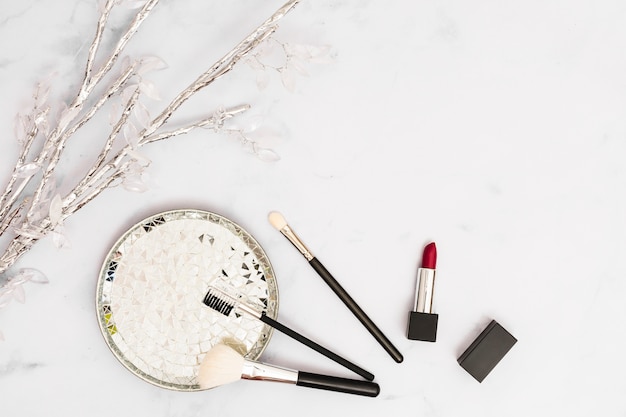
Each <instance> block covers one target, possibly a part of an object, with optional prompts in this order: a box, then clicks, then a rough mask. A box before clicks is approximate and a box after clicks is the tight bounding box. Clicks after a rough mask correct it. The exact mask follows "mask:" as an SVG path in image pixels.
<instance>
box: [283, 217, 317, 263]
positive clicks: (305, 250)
mask: <svg viewBox="0 0 626 417" xmlns="http://www.w3.org/2000/svg"><path fill="white" fill-rule="evenodd" d="M280 233H282V234H283V235H284V236H285V237H286V238H287V239H289V241H290V242H291V243H292V244H293V245H294V246H295V247H296V249H298V250H299V251H300V253H301V254H302V255H304V257H305V258H306V260H307V261H310V260H311V259H313V258H314V256H313V254H312V253H311V251H310V250H309V249H308V248H307V247H306V246H304V243H302V241H301V240H300V239H299V238H298V236H297V235H296V234H295V233H294V231H293V230H291V228H290V227H289V225H286V226H285V227H283V228H282V229H280Z"/></svg>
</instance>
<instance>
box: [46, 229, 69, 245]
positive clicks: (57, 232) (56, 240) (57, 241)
mask: <svg viewBox="0 0 626 417" xmlns="http://www.w3.org/2000/svg"><path fill="white" fill-rule="evenodd" d="M51 233H52V243H53V244H54V246H55V247H57V248H58V249H65V248H68V249H69V248H70V247H71V246H72V245H71V243H70V240H69V239H68V237H67V235H66V233H65V228H64V227H63V226H57V228H56V229H54V230H53V231H52V232H51Z"/></svg>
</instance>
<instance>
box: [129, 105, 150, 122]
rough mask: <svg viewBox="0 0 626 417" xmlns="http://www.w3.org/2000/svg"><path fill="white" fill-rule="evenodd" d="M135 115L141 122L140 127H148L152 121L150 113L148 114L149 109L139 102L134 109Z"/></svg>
mask: <svg viewBox="0 0 626 417" xmlns="http://www.w3.org/2000/svg"><path fill="white" fill-rule="evenodd" d="M133 114H134V115H135V118H136V119H137V122H139V126H141V127H148V125H149V124H150V122H151V121H152V119H150V113H149V112H148V108H147V107H146V106H144V105H143V104H142V103H141V102H139V101H138V102H137V103H136V104H135V108H134V109H133Z"/></svg>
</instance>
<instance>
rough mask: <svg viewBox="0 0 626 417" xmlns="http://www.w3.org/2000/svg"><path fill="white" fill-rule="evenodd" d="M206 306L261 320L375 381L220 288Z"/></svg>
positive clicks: (210, 293)
mask: <svg viewBox="0 0 626 417" xmlns="http://www.w3.org/2000/svg"><path fill="white" fill-rule="evenodd" d="M203 302H204V304H205V305H206V306H207V307H210V308H212V309H213V310H215V311H217V312H218V313H221V314H223V315H225V316H229V315H230V314H231V313H232V312H233V311H237V312H241V313H243V314H246V315H248V316H251V317H254V318H257V319H259V320H261V321H262V322H263V323H265V324H267V325H268V326H271V327H273V328H274V329H276V330H278V331H280V332H281V333H284V334H286V335H287V336H289V337H291V338H293V339H295V340H297V341H298V342H300V343H302V344H304V345H306V346H308V347H310V348H311V349H313V350H315V351H317V352H319V353H321V354H322V355H324V356H326V357H327V358H329V359H332V360H333V361H335V362H337V363H338V364H340V365H343V366H345V367H346V368H348V369H350V370H351V371H353V372H355V373H357V374H359V375H361V376H362V377H363V378H365V379H367V380H368V381H372V380H373V379H374V375H372V374H371V373H369V372H368V371H366V370H365V369H363V368H361V367H359V366H357V365H355V364H353V363H352V362H350V361H348V360H347V359H344V358H342V357H341V356H339V355H337V354H336V353H334V352H331V351H330V350H328V349H326V348H325V347H323V346H321V345H319V344H317V343H316V342H314V341H312V340H311V339H309V338H307V337H305V336H303V335H301V334H300V333H298V332H296V331H295V330H292V329H290V328H289V327H287V326H285V325H283V324H281V323H279V322H278V321H276V320H274V319H272V318H271V317H268V316H267V315H266V314H265V312H258V311H256V310H255V309H254V308H252V307H250V306H249V305H247V304H245V303H242V302H241V301H239V300H238V299H237V298H235V297H233V296H232V295H230V294H228V293H226V292H225V291H222V290H221V289H218V288H209V291H208V292H207V293H206V295H205V297H204V300H203Z"/></svg>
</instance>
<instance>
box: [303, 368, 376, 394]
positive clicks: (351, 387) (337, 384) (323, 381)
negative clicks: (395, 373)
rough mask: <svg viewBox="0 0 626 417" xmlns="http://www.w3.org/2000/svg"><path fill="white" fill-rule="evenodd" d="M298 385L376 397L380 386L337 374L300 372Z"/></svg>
mask: <svg viewBox="0 0 626 417" xmlns="http://www.w3.org/2000/svg"><path fill="white" fill-rule="evenodd" d="M296 385H299V386H301V387H308V388H318V389H325V390H328V391H337V392H345V393H348V394H356V395H365V396H367V397H376V396H377V395H378V394H379V393H380V387H379V386H378V384H377V383H375V382H370V381H358V380H356V379H348V378H339V377H336V376H328V375H320V374H312V373H309V372H302V371H300V372H298V381H297V382H296Z"/></svg>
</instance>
